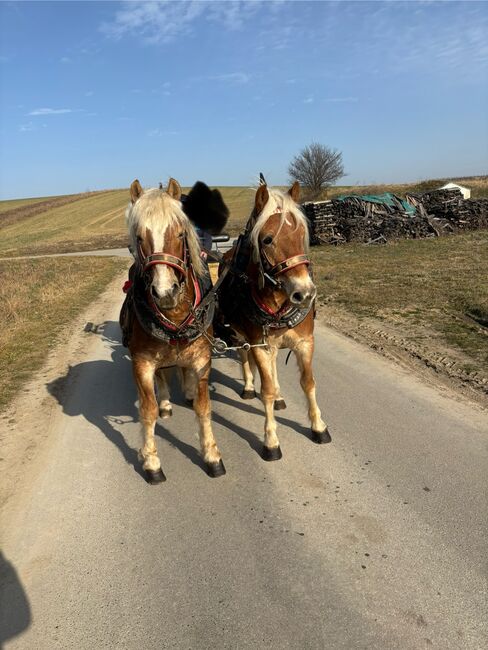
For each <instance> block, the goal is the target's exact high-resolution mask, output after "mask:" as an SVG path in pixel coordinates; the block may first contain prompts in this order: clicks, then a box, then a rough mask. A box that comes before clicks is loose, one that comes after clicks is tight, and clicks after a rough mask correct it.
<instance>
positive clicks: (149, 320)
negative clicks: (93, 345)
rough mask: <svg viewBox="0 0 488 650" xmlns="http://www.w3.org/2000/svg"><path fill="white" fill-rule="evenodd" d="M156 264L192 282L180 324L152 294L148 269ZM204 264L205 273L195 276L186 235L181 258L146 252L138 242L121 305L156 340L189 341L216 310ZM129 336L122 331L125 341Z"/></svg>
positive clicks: (125, 342)
mask: <svg viewBox="0 0 488 650" xmlns="http://www.w3.org/2000/svg"><path fill="white" fill-rule="evenodd" d="M156 264H164V265H166V266H169V267H171V268H172V269H174V270H175V271H177V273H178V275H179V280H180V283H183V282H191V283H192V285H193V290H194V294H195V298H194V301H193V305H191V306H190V310H189V313H188V316H187V317H186V318H185V320H184V321H183V322H182V323H180V324H176V323H174V322H173V321H171V320H170V319H169V318H168V317H167V316H165V314H164V313H163V312H162V311H161V310H160V309H159V307H158V306H157V304H156V302H155V300H154V298H153V296H152V294H151V290H150V282H149V281H148V280H149V275H148V273H147V271H148V270H149V269H150V268H151V267H152V266H154V265H156ZM205 266H206V268H205V273H204V275H203V276H202V277H198V276H197V275H196V273H195V270H194V268H193V265H192V263H191V260H190V257H189V253H188V245H187V242H186V238H185V239H184V244H183V259H180V258H179V257H175V256H174V255H169V254H168V253H162V252H155V253H151V254H150V255H145V253H144V251H143V250H142V246H141V244H140V243H139V245H138V248H137V259H136V263H135V264H134V265H133V266H132V268H131V270H130V271H129V281H128V282H126V284H125V287H124V291H125V292H126V293H127V298H126V302H125V303H124V307H123V309H124V308H126V309H130V306H132V308H133V311H134V314H135V316H136V317H137V320H138V321H139V323H140V325H141V327H142V329H143V330H144V331H145V332H146V334H149V335H150V336H152V337H153V338H155V339H157V340H158V341H161V342H163V343H169V344H171V345H178V344H186V343H192V342H193V341H195V340H196V339H198V338H199V337H200V336H202V334H203V333H204V332H206V330H207V329H208V328H209V327H210V325H211V324H212V321H213V317H214V313H215V299H214V297H213V295H212V280H211V278H210V272H209V270H208V265H207V264H206V265H205ZM121 321H122V314H121ZM129 338H130V335H129V333H128V332H127V333H125V335H124V339H125V340H124V345H126V344H127V342H128V339H129Z"/></svg>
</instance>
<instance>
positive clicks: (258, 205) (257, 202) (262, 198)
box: [254, 185, 269, 214]
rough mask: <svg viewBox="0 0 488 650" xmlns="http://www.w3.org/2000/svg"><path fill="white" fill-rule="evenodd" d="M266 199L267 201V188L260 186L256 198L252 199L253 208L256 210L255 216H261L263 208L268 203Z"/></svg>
mask: <svg viewBox="0 0 488 650" xmlns="http://www.w3.org/2000/svg"><path fill="white" fill-rule="evenodd" d="M268 199H269V192H268V186H267V185H260V186H259V187H258V191H257V192H256V198H255V199H254V208H255V210H256V214H261V212H262V211H263V209H264V206H265V205H266V203H267V202H268Z"/></svg>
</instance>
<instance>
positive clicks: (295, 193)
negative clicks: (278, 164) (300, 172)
mask: <svg viewBox="0 0 488 650" xmlns="http://www.w3.org/2000/svg"><path fill="white" fill-rule="evenodd" d="M288 194H289V195H290V196H291V198H292V199H293V201H295V203H298V199H299V198H300V183H299V182H298V181H295V182H294V183H293V185H292V186H291V187H290V189H289V190H288Z"/></svg>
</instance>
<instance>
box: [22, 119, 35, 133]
mask: <svg viewBox="0 0 488 650" xmlns="http://www.w3.org/2000/svg"><path fill="white" fill-rule="evenodd" d="M36 128H37V127H36V126H35V124H34V122H27V124H21V125H20V126H19V131H21V132H22V133H25V132H27V131H35V130H36Z"/></svg>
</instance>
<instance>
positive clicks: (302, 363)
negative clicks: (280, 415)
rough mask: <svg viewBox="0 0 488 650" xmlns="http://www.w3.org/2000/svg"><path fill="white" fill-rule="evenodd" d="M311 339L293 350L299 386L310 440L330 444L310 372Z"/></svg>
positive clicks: (312, 345)
mask: <svg viewBox="0 0 488 650" xmlns="http://www.w3.org/2000/svg"><path fill="white" fill-rule="evenodd" d="M313 347H314V344H313V339H309V340H303V341H301V343H300V344H299V345H298V347H297V348H296V349H295V355H296V358H297V361H298V367H299V368H300V385H301V387H302V389H303V392H304V393H305V396H306V398H307V402H308V415H309V418H310V423H311V426H312V440H313V441H314V442H316V443H318V444H323V443H325V442H330V441H331V437H330V434H329V430H328V429H327V425H326V423H325V422H324V421H323V420H322V414H321V412H320V409H319V406H318V404H317V397H316V390H315V378H314V376H313V371H312V357H313Z"/></svg>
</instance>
